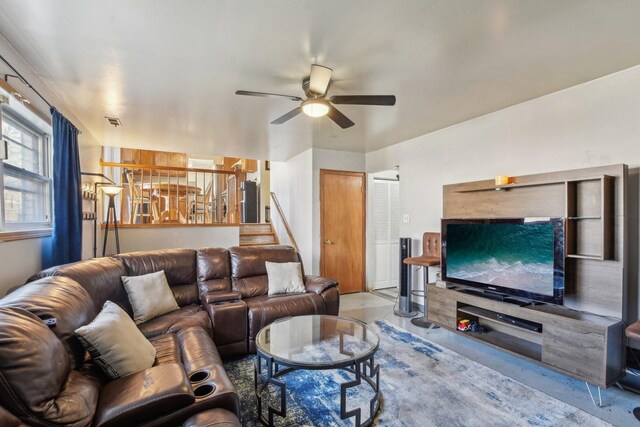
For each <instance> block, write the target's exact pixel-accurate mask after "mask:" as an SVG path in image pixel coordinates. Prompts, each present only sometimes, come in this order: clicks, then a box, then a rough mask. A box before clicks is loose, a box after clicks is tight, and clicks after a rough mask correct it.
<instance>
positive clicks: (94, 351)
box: [75, 301, 156, 379]
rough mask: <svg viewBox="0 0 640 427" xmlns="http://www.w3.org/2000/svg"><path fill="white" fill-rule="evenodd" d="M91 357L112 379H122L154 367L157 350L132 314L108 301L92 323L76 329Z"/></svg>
mask: <svg viewBox="0 0 640 427" xmlns="http://www.w3.org/2000/svg"><path fill="white" fill-rule="evenodd" d="M75 332H76V334H77V336H78V339H79V340H80V342H82V345H83V346H84V347H85V348H86V350H87V351H88V352H89V354H90V355H91V358H92V359H93V360H94V361H95V362H96V364H97V365H98V366H100V367H101V368H102V370H103V371H104V372H105V373H106V374H107V375H108V376H109V377H110V378H113V379H115V378H120V377H124V376H126V375H130V374H134V373H136V372H139V371H142V370H144V369H147V368H150V367H151V366H153V363H154V362H155V359H156V349H155V347H154V346H153V345H152V344H151V343H150V342H149V340H147V339H146V338H145V337H144V335H142V332H140V331H139V330H138V327H137V326H136V325H135V323H133V320H131V318H130V317H129V315H128V314H127V313H126V312H125V311H124V310H123V309H121V308H120V307H119V306H118V305H117V304H115V303H113V302H111V301H107V302H105V303H104V306H103V307H102V311H100V313H98V315H97V316H96V318H95V319H93V321H92V322H91V323H89V324H88V325H85V326H81V327H79V328H78V329H76V330H75Z"/></svg>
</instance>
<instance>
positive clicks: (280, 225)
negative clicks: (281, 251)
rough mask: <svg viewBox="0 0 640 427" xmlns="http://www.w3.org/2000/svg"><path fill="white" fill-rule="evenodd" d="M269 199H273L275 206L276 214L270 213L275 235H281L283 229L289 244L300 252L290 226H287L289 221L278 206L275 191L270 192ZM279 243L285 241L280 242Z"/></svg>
mask: <svg viewBox="0 0 640 427" xmlns="http://www.w3.org/2000/svg"><path fill="white" fill-rule="evenodd" d="M271 200H273V205H274V206H275V207H276V212H277V213H278V215H272V217H271V224H272V227H273V229H274V231H275V233H276V236H282V233H281V231H282V230H283V229H284V231H285V234H286V235H287V238H288V239H289V244H290V245H291V246H293V248H294V249H295V250H296V252H300V249H298V244H297V243H296V239H294V237H293V233H292V232H291V227H290V226H289V222H287V218H286V217H285V215H284V212H283V211H282V207H281V206H280V202H279V201H278V197H277V196H276V193H274V192H271ZM281 243H286V242H282V241H281Z"/></svg>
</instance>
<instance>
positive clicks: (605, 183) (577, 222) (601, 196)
mask: <svg viewBox="0 0 640 427" xmlns="http://www.w3.org/2000/svg"><path fill="white" fill-rule="evenodd" d="M613 187H614V178H613V177H611V176H609V175H603V176H601V177H598V178H589V179H581V180H570V181H566V183H565V199H566V208H565V217H566V219H567V222H566V233H565V248H566V249H565V256H566V257H567V258H575V259H593V260H610V259H612V258H613V256H614V254H613V203H614V201H613Z"/></svg>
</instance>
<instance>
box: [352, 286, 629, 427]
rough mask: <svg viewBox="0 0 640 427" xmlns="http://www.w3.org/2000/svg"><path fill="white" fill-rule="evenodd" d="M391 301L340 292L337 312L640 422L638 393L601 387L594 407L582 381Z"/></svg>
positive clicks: (595, 410) (625, 422)
mask: <svg viewBox="0 0 640 427" xmlns="http://www.w3.org/2000/svg"><path fill="white" fill-rule="evenodd" d="M393 305H394V303H393V302H392V301H389V300H388V299H385V298H382V297H379V296H377V295H374V294H371V293H364V292H363V293H357V294H349V295H342V296H341V299H340V315H341V316H345V317H352V318H355V319H359V320H362V321H364V322H367V323H370V322H374V321H376V320H381V319H385V320H388V321H390V322H392V323H394V324H396V325H398V326H401V327H402V328H404V329H406V330H408V331H411V332H413V333H414V334H416V335H419V336H421V337H424V338H426V339H428V340H430V341H432V342H434V343H436V344H439V345H441V346H443V347H446V348H448V349H450V350H453V351H455V352H456V353H458V354H461V355H464V356H466V357H468V358H470V359H474V360H475V361H477V362H479V363H481V364H483V365H485V366H488V367H490V368H492V369H494V370H496V371H498V372H501V373H502V374H504V375H507V376H509V377H511V378H513V379H515V380H517V381H520V382H521V383H523V384H526V385H528V386H530V387H533V388H535V389H537V390H539V391H541V392H543V393H546V394H548V395H549V396H553V397H555V398H556V399H559V400H562V401H564V402H566V403H568V404H570V405H573V406H575V407H577V408H580V409H582V410H584V411H586V412H588V413H590V414H592V415H594V416H596V417H598V418H600V419H603V420H605V421H607V422H609V423H611V424H613V425H615V426H640V421H637V420H636V419H635V417H634V416H633V413H632V411H633V408H635V407H636V406H640V395H637V394H635V393H632V392H629V391H625V390H621V389H619V388H618V387H609V388H608V389H603V390H602V401H603V405H604V406H603V407H597V406H595V405H594V404H593V403H592V402H591V398H590V397H589V393H588V391H587V388H586V386H585V383H584V382H582V381H579V380H576V379H573V378H571V377H568V376H566V375H563V374H560V373H557V372H555V371H552V370H550V369H547V368H544V367H542V366H539V365H537V364H535V363H533V362H528V361H526V360H523V359H520V358H518V357H515V356H511V355H509V354H507V353H504V352H502V351H500V350H497V349H494V348H491V347H489V346H486V345H483V344H481V343H477V342H475V341H472V340H470V339H467V338H465V337H463V336H460V335H457V334H454V333H452V332H450V331H447V330H445V329H442V328H439V329H430V330H429V329H422V328H418V327H416V326H414V325H412V324H411V322H410V319H406V318H401V317H397V316H395V315H394V314H393ZM591 389H592V392H594V393H595V397H596V399H597V389H596V388H595V387H593V386H592V387H591Z"/></svg>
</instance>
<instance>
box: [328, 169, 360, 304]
mask: <svg viewBox="0 0 640 427" xmlns="http://www.w3.org/2000/svg"><path fill="white" fill-rule="evenodd" d="M365 191H366V181H365V174H364V173H362V172H345V171H333V170H320V230H321V231H320V238H321V242H320V244H321V251H320V274H322V276H324V277H330V278H332V279H336V280H338V282H339V285H338V290H339V291H340V293H342V294H345V293H350V292H361V291H364V290H365V209H366V208H365V206H366V205H365V200H366V198H365Z"/></svg>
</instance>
